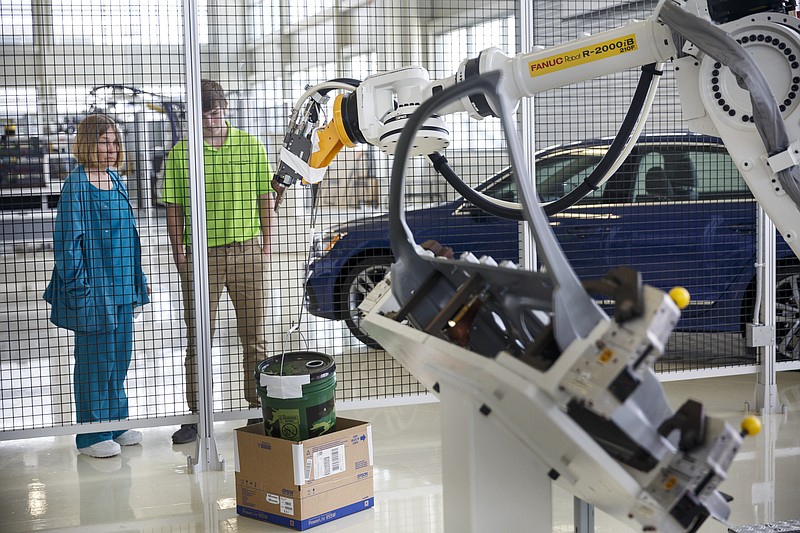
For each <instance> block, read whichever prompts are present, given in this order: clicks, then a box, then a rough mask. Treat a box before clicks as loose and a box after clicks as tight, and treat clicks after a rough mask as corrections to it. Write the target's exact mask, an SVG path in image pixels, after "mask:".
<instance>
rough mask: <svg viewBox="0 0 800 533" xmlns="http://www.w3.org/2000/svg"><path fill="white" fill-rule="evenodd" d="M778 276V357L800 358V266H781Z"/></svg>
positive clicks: (776, 319)
mask: <svg viewBox="0 0 800 533" xmlns="http://www.w3.org/2000/svg"><path fill="white" fill-rule="evenodd" d="M776 278H777V284H776V286H775V352H776V357H777V358H778V359H779V360H783V361H786V360H789V359H800V267H798V266H796V265H793V266H791V267H780V268H779V269H778V272H777V276H776Z"/></svg>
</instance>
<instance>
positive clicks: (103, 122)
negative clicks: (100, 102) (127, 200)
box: [74, 113, 125, 168]
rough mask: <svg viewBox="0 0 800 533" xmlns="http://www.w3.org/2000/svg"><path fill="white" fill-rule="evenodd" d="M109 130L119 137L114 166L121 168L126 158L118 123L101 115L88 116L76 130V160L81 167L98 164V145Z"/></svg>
mask: <svg viewBox="0 0 800 533" xmlns="http://www.w3.org/2000/svg"><path fill="white" fill-rule="evenodd" d="M109 128H113V129H114V133H115V134H116V136H117V144H118V145H119V150H117V160H116V161H114V166H115V167H117V168H119V165H120V163H122V160H123V158H124V156H125V154H124V153H123V150H122V135H121V134H120V131H119V127H118V126H117V123H116V122H114V120H113V119H111V118H110V117H108V116H107V115H103V114H100V113H95V114H92V115H89V116H87V117H86V118H84V119H83V120H82V121H80V123H79V124H78V127H77V129H76V134H75V144H74V152H75V158H76V159H77V160H78V162H79V163H80V164H81V165H83V166H84V167H87V168H89V167H93V166H94V165H96V164H97V144H98V141H99V139H100V137H102V136H103V134H104V133H105V132H107V131H108V129H109Z"/></svg>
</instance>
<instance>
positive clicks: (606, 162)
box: [428, 63, 662, 221]
mask: <svg viewBox="0 0 800 533" xmlns="http://www.w3.org/2000/svg"><path fill="white" fill-rule="evenodd" d="M655 67H656V64H655V63H650V64H648V65H644V66H642V75H641V76H640V77H639V82H638V84H637V85H636V91H635V92H634V94H633V99H632V100H631V105H630V106H629V107H628V112H627V113H626V114H625V118H624V119H623V121H622V124H621V125H620V128H619V131H618V132H617V135H616V136H615V137H614V141H613V142H612V143H611V146H609V148H608V151H607V152H606V153H605V155H604V156H603V158H602V159H601V160H600V163H598V165H597V166H596V167H595V169H594V170H593V171H592V172H591V174H589V176H587V177H586V179H585V180H583V181H582V182H581V183H580V184H578V186H577V187H575V188H574V189H572V190H571V191H570V192H568V193H567V194H565V195H564V196H562V197H561V198H559V199H558V200H555V201H553V202H550V203H549V204H547V205H545V206H544V211H545V213H546V214H547V215H548V216H550V215H554V214H556V213H560V212H561V211H564V210H565V209H567V208H569V207H572V206H573V205H575V204H576V203H578V202H579V201H581V200H582V199H583V198H584V197H585V196H586V195H587V194H589V193H591V192H592V191H594V190H596V189H597V187H598V184H599V183H600V180H601V179H602V178H603V176H605V174H606V172H608V169H609V168H611V165H612V164H613V163H614V161H616V160H617V158H618V157H619V155H620V153H622V149H623V147H624V146H625V143H627V142H628V139H629V138H630V135H631V132H632V131H633V128H634V127H635V126H636V122H637V121H638V120H639V117H640V115H641V112H642V109H643V108H644V103H645V100H646V98H647V92H648V91H649V90H650V85H651V84H652V83H653V78H655V76H660V75H661V74H662V72H661V71H660V70H656V68H655ZM428 159H430V161H431V163H433V168H434V169H436V171H437V172H438V173H439V174H441V175H442V177H444V179H445V180H447V183H449V184H450V185H451V186H452V187H453V188H454V189H455V190H456V191H458V193H459V194H461V195H462V196H463V197H464V198H465V199H466V200H467V201H468V202H470V203H471V204H473V205H475V206H477V207H479V208H481V209H483V210H484V211H486V212H487V213H489V214H491V215H494V216H497V217H500V218H505V219H508V220H517V221H521V220H522V218H523V217H522V210H521V209H519V208H513V207H504V206H500V205H497V204H495V203H493V202H491V201H489V200H486V199H485V198H484V197H483V196H482V195H481V194H480V193H478V192H476V191H475V190H474V189H473V188H472V187H470V186H469V185H467V184H466V183H464V180H462V179H461V177H460V176H459V175H458V174H457V173H456V172H455V171H454V170H453V169H452V167H451V166H450V165H449V164H448V161H447V158H446V157H445V156H443V155H442V154H440V153H438V152H434V153H432V154H429V155H428ZM509 172H510V168H505V169H503V170H502V171H500V173H498V174H497V175H502V174H504V173H505V174H507V173H509Z"/></svg>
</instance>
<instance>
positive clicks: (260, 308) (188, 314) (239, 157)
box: [162, 80, 273, 444]
mask: <svg viewBox="0 0 800 533" xmlns="http://www.w3.org/2000/svg"><path fill="white" fill-rule="evenodd" d="M201 87H202V100H203V141H204V143H203V159H204V169H205V191H206V218H207V231H208V287H209V299H210V303H211V337H212V338H213V337H214V323H215V321H216V314H217V307H218V305H219V301H220V297H221V296H222V291H223V290H224V289H227V290H228V295H229V296H230V299H231V302H232V303H233V307H234V309H235V312H236V328H237V332H238V335H239V340H240V341H241V343H242V348H243V351H244V360H243V363H244V364H243V366H244V376H243V381H242V389H243V392H244V397H245V399H246V400H247V403H248V404H249V406H250V407H251V408H257V407H258V406H259V400H258V393H257V391H256V384H255V382H254V378H253V374H254V372H255V369H256V365H257V364H258V362H259V361H261V360H263V359H265V358H266V357H267V345H266V334H265V318H266V317H265V314H266V313H265V308H264V293H265V290H266V265H267V261H268V260H269V255H270V229H271V228H272V225H273V223H272V213H273V209H272V194H271V193H272V187H271V185H270V178H271V175H272V169H271V168H270V164H269V160H268V159H267V150H266V148H265V147H264V144H263V143H262V142H261V141H259V140H258V139H257V138H256V137H254V136H253V135H250V134H248V133H245V132H244V131H242V130H239V129H237V128H234V127H233V126H231V125H230V123H229V122H228V121H226V120H225V114H226V111H227V109H228V102H227V100H226V98H225V93H224V91H223V89H222V86H221V85H220V84H219V83H217V82H215V81H211V80H203V81H202V85H201ZM162 199H163V201H164V202H165V203H166V204H167V230H168V232H169V240H170V244H171V245H172V254H173V258H174V260H175V265H176V266H177V267H178V272H179V274H180V278H181V289H182V291H183V306H184V320H185V322H186V329H187V336H188V338H187V344H188V347H187V350H186V356H185V361H184V366H185V369H186V401H187V403H188V405H189V410H190V411H191V412H193V413H196V412H197V346H196V343H195V310H194V294H193V289H192V287H193V285H192V281H193V280H192V266H191V257H192V255H191V246H190V244H191V242H190V241H191V235H190V232H189V230H190V228H191V220H190V206H189V169H188V149H187V145H186V141H185V140H184V141H180V142H179V143H178V144H176V145H175V147H174V148H173V149H172V150H171V151H170V153H169V156H168V157H167V161H166V164H165V167H164V188H163V191H162ZM196 438H197V426H196V424H184V425H182V426H181V428H180V429H179V430H178V431H176V432H175V433H174V434H173V435H172V441H173V442H174V443H176V444H184V443H187V442H192V441H194V440H195V439H196Z"/></svg>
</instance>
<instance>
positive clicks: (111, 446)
mask: <svg viewBox="0 0 800 533" xmlns="http://www.w3.org/2000/svg"><path fill="white" fill-rule="evenodd" d="M78 451H79V452H80V453H82V454H83V455H88V456H89V457H114V456H115V455H119V452H120V449H119V444H117V443H116V442H114V441H113V440H103V441H100V442H95V443H94V444H92V445H91V446H87V447H86V448H78Z"/></svg>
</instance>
